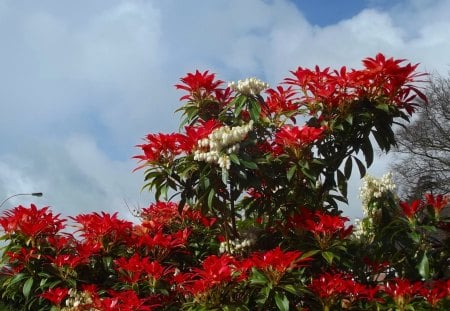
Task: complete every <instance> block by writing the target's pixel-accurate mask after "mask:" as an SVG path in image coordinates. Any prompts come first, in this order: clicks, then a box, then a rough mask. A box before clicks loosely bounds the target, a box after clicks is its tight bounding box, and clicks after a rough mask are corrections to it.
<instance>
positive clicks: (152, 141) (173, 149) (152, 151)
mask: <svg viewBox="0 0 450 311" xmlns="http://www.w3.org/2000/svg"><path fill="white" fill-rule="evenodd" d="M183 139H184V138H183V135H181V134H179V133H171V134H163V133H158V134H148V135H147V137H146V141H147V143H146V144H141V145H136V147H139V148H141V149H142V151H143V152H144V154H143V155H137V156H134V157H133V158H135V159H139V160H141V161H146V162H150V163H153V162H164V163H165V162H172V161H173V160H174V159H175V157H176V156H177V155H179V154H180V153H181V152H182V149H181V147H180V144H181V141H182V140H183ZM145 165H146V164H144V165H142V166H139V167H137V168H136V169H135V170H138V169H140V168H141V167H143V166H145Z"/></svg>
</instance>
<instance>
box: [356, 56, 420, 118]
mask: <svg viewBox="0 0 450 311" xmlns="http://www.w3.org/2000/svg"><path fill="white" fill-rule="evenodd" d="M404 61H405V60H404V59H394V58H392V57H391V58H386V57H385V56H384V55H383V54H381V53H378V54H377V55H376V56H375V58H370V57H369V58H366V59H365V60H363V64H364V66H365V67H366V70H364V71H363V74H362V75H361V79H363V80H364V81H365V86H366V90H368V92H369V94H370V95H372V96H386V97H388V98H389V100H391V101H393V102H395V103H396V104H397V105H398V106H399V107H400V108H404V109H405V110H406V111H407V112H408V113H409V114H412V113H413V112H414V106H415V105H416V104H415V103H414V102H415V99H416V97H417V96H418V97H420V98H421V99H422V100H424V101H425V102H426V101H427V99H426V96H425V95H424V94H423V93H422V92H421V91H419V90H418V89H417V88H416V87H415V86H413V85H411V84H410V83H412V82H414V81H417V78H418V77H421V76H424V75H425V74H420V73H416V72H415V70H416V68H417V66H418V64H415V65H412V64H410V63H408V64H406V65H403V66H402V65H401V64H402V63H403V62H404ZM373 91H375V92H373Z"/></svg>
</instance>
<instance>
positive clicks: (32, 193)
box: [0, 192, 43, 208]
mask: <svg viewBox="0 0 450 311" xmlns="http://www.w3.org/2000/svg"><path fill="white" fill-rule="evenodd" d="M20 195H32V196H34V197H42V195H43V193H42V192H31V193H16V194H13V195H12V196H9V197H7V198H6V199H4V200H3V201H2V203H0V208H1V207H2V206H3V204H5V203H6V201H8V200H9V199H11V198H14V197H18V196H20Z"/></svg>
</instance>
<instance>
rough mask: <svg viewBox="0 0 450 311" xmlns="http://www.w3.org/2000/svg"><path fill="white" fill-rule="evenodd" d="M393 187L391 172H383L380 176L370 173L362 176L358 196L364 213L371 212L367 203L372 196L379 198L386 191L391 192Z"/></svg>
mask: <svg viewBox="0 0 450 311" xmlns="http://www.w3.org/2000/svg"><path fill="white" fill-rule="evenodd" d="M395 188H396V186H395V184H394V182H393V180H392V173H391V172H388V173H386V174H384V175H383V176H382V177H381V178H376V177H373V176H370V175H366V176H364V178H363V179H362V186H361V187H360V189H359V197H360V198H361V201H362V204H363V208H364V212H365V214H366V215H370V214H371V211H370V207H369V203H370V201H371V200H372V199H373V198H376V199H379V198H381V197H382V196H383V195H385V194H387V193H391V194H393V193H394V191H395Z"/></svg>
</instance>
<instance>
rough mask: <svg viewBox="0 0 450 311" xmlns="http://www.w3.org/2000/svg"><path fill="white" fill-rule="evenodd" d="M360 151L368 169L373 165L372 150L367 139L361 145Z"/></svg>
mask: <svg viewBox="0 0 450 311" xmlns="http://www.w3.org/2000/svg"><path fill="white" fill-rule="evenodd" d="M361 150H362V152H363V154H364V158H365V159H366V164H367V167H369V166H370V165H372V163H373V148H372V143H371V142H370V139H369V138H368V137H367V138H366V139H365V140H364V142H363V143H362V144H361Z"/></svg>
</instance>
